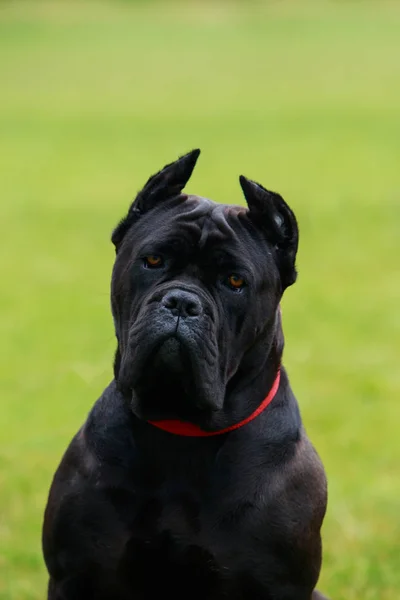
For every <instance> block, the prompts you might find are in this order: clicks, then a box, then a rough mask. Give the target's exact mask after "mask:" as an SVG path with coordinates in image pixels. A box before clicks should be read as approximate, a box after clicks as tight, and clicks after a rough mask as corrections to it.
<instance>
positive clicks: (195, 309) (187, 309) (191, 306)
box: [161, 290, 202, 317]
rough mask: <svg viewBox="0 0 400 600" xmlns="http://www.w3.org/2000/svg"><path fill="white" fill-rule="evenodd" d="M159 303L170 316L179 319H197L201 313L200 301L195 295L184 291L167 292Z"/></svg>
mask: <svg viewBox="0 0 400 600" xmlns="http://www.w3.org/2000/svg"><path fill="white" fill-rule="evenodd" d="M161 303H162V305H163V306H165V308H168V310H170V311H171V312H172V314H174V315H179V316H181V317H198V316H199V315H200V314H201V313H202V306H201V302H200V299H199V298H198V297H197V296H196V295H195V294H192V293H191V292H186V291H184V290H171V291H169V292H167V293H166V294H165V296H164V297H163V299H162V301H161Z"/></svg>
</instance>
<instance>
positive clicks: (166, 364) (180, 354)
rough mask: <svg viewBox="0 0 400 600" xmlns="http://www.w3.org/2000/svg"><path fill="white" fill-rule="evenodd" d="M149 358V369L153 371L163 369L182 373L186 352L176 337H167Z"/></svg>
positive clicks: (178, 373) (176, 373) (173, 372)
mask: <svg viewBox="0 0 400 600" xmlns="http://www.w3.org/2000/svg"><path fill="white" fill-rule="evenodd" d="M152 354H153V355H152V357H151V359H150V361H149V362H150V370H151V369H154V371H155V373H157V372H160V371H164V372H169V373H171V374H174V375H183V374H184V372H185V356H186V363H187V362H188V361H187V353H185V350H184V348H183V346H182V343H181V342H180V341H179V340H178V338H177V337H175V336H173V337H170V338H167V339H166V340H165V341H163V342H162V343H161V345H160V346H158V347H157V348H156V349H155V350H154V351H153V353H152Z"/></svg>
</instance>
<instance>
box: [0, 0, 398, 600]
mask: <svg viewBox="0 0 400 600" xmlns="http://www.w3.org/2000/svg"><path fill="white" fill-rule="evenodd" d="M399 31H400V5H399V4H398V3H386V2H379V3H378V2H374V3H367V2H363V1H359V2H341V3H328V2H325V1H324V0H322V1H319V2H314V3H313V2H294V1H292V2H285V1H281V2H271V3H269V4H265V3H264V5H260V4H257V3H253V2H248V3H243V4H242V7H241V5H240V4H230V3H229V2H223V1H221V2H219V3H218V2H213V3H207V2H203V1H200V0H198V2H197V3H192V2H186V3H185V4H184V5H181V6H179V5H176V4H175V5H173V4H170V3H168V2H163V3H162V4H153V3H150V2H147V3H142V4H137V5H136V4H132V3H130V2H121V3H119V2H113V3H111V2H110V3H109V4H97V3H82V2H80V3H78V2H77V3H74V2H65V3H57V2H48V3H47V4H46V3H40V2H39V3H37V2H27V3H24V2H14V3H7V2H0V193H1V196H0V198H1V203H0V215H1V223H2V233H1V241H2V251H1V254H0V270H1V271H0V276H1V294H0V307H1V311H0V332H1V341H2V344H1V346H2V356H1V365H0V377H1V412H0V440H1V446H0V599H1V600H42V599H43V598H44V595H45V592H44V589H45V582H46V574H45V570H44V567H43V564H42V558H41V548H40V530H41V521H42V513H43V509H44V505H45V501H46V495H47V491H48V488H49V484H50V480H51V477H52V474H53V472H54V470H55V468H56V466H57V464H58V461H59V459H60V457H61V454H62V452H63V450H64V449H65V447H66V445H67V443H68V441H69V439H70V438H71V436H72V435H73V433H74V432H75V430H76V429H77V427H78V426H79V425H80V423H81V422H82V421H83V420H84V418H85V415H86V413H87V411H88V409H89V407H90V406H91V405H92V403H93V402H94V401H95V399H96V398H97V396H98V395H99V394H100V393H101V391H102V389H103V387H104V386H105V385H106V384H107V383H108V381H109V380H110V378H111V363H112V357H113V350H114V339H113V330H112V321H111V316H110V311H109V299H108V287H109V277H110V269H111V265H112V262H113V257H114V253H113V248H112V246H111V244H110V242H109V236H110V232H111V229H112V227H113V225H114V224H115V223H116V222H117V221H118V219H119V218H120V217H121V216H122V214H123V212H124V210H125V209H126V207H127V205H128V202H129V200H130V199H131V198H132V196H133V195H134V194H135V192H136V191H137V189H138V188H139V187H140V186H141V185H142V183H143V182H144V181H145V180H146V178H147V176H148V175H150V174H151V173H153V172H154V171H155V170H157V169H158V168H159V167H161V166H162V165H163V164H165V163H166V162H169V161H171V160H173V159H174V158H175V157H176V156H177V155H178V154H181V153H183V152H185V151H187V150H189V149H191V148H193V147H197V146H198V147H200V148H202V150H203V154H202V156H201V157H200V160H199V163H198V166H197V169H196V171H195V174H194V176H193V179H192V180H191V183H190V185H189V188H188V189H189V191H192V192H194V193H198V194H202V195H205V196H209V197H212V198H213V199H215V200H220V201H226V202H235V203H237V202H241V201H242V199H241V194H240V188H239V185H238V179H237V178H238V175H239V174H240V173H244V174H245V175H247V176H248V177H251V178H254V179H257V180H260V181H261V182H262V183H264V184H265V185H266V186H267V187H270V188H272V189H275V190H278V191H280V192H281V193H282V194H283V196H284V197H285V198H286V199H287V200H288V202H289V203H290V204H291V206H292V207H293V208H294V210H295V211H296V213H297V215H298V217H299V222H300V227H301V242H300V252H299V257H298V266H299V280H298V283H297V284H296V285H295V287H293V288H291V289H290V290H289V291H288V293H287V296H286V298H285V301H284V306H283V310H284V315H283V316H284V326H285V331H286V341H287V345H286V352H285V364H286V366H287V368H288V371H289V374H290V377H291V381H292V384H293V387H294V389H295V391H296V394H297V396H298V399H299V402H300V405H301V409H302V413H303V417H304V421H305V424H306V427H307V429H308V432H309V434H310V436H311V438H312V440H313V441H314V443H315V445H316V446H317V449H318V451H319V453H320V454H321V456H322V458H323V461H324V463H325V466H326V470H327V473H328V477H329V492H330V495H329V508H328V514H327V517H326V521H325V525H324V531H323V534H324V549H325V554H324V566H323V571H322V574H321V582H320V587H321V589H323V590H324V591H325V592H326V593H328V594H329V595H330V596H331V597H332V600H394V599H395V598H399V597H400V501H399V497H400V477H399V474H400V470H399V465H400V441H399V440H400V435H399V423H400V402H399V391H400V370H399V361H400V343H399V339H400V335H399V334H400V311H399V305H400V281H399V257H400V242H399V231H400V163H399V153H400V35H399Z"/></svg>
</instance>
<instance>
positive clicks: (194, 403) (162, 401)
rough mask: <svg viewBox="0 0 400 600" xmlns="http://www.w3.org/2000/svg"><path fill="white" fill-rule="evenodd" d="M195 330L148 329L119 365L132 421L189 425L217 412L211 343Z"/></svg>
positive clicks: (217, 388) (218, 398)
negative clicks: (187, 422)
mask: <svg viewBox="0 0 400 600" xmlns="http://www.w3.org/2000/svg"><path fill="white" fill-rule="evenodd" d="M210 338H212V336H208V338H207V336H205V335H204V331H198V330H196V329H194V328H189V327H185V326H182V327H179V329H177V328H176V326H175V327H174V328H172V327H165V329H164V332H162V333H160V331H156V329H155V328H154V329H153V328H149V330H147V331H146V332H143V335H139V336H135V338H134V341H135V343H131V344H130V349H131V350H130V351H129V352H127V353H126V354H125V356H124V357H123V360H122V368H121V372H120V375H121V384H122V387H123V388H124V389H125V392H126V393H129V395H131V396H132V408H133V410H134V412H135V413H136V414H137V416H139V417H141V418H144V419H147V420H154V419H166V418H175V419H176V418H181V419H186V420H193V419H196V417H198V416H199V414H204V413H205V412H208V413H209V412H210V411H211V412H214V411H216V410H220V408H221V407H222V402H223V396H224V394H223V393H221V385H220V384H219V381H220V376H219V364H218V351H217V347H216V342H213V341H212V340H211V339H210Z"/></svg>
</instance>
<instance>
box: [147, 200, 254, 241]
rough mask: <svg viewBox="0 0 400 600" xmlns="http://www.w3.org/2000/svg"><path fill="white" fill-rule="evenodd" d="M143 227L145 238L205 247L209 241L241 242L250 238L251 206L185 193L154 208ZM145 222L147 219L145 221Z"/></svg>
mask: <svg viewBox="0 0 400 600" xmlns="http://www.w3.org/2000/svg"><path fill="white" fill-rule="evenodd" d="M151 212H152V214H149V215H148V216H147V219H146V227H144V228H143V233H144V234H145V238H147V239H148V237H149V236H150V237H152V238H153V239H155V238H158V239H163V240H168V239H174V240H177V239H178V240H179V239H180V240H181V241H182V242H184V241H187V242H188V243H190V244H191V245H195V246H196V247H197V248H199V249H202V248H205V247H207V246H208V245H209V244H213V245H215V244H224V242H229V244H230V245H231V246H232V245H234V246H236V245H240V242H241V239H242V238H243V237H245V238H247V237H248V233H246V230H247V229H248V227H246V222H247V225H248V219H247V216H246V215H247V209H246V208H244V207H241V206H234V205H226V204H218V203H216V202H213V201H212V200H209V199H208V198H203V197H201V196H194V195H190V196H184V197H183V198H182V197H181V198H180V199H175V201H173V202H171V203H168V204H167V205H164V206H159V207H157V208H156V209H155V210H154V209H153V211H151ZM143 225H144V223H143Z"/></svg>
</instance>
